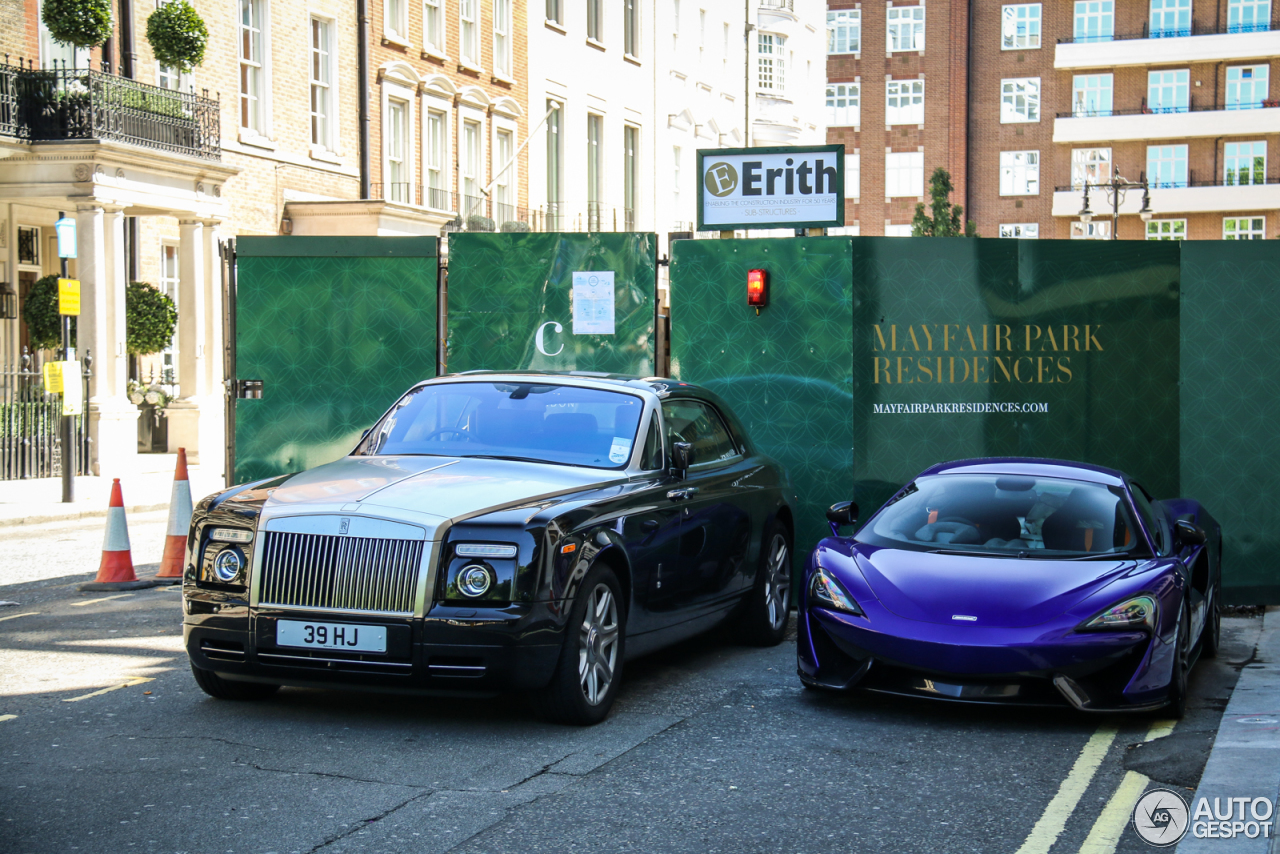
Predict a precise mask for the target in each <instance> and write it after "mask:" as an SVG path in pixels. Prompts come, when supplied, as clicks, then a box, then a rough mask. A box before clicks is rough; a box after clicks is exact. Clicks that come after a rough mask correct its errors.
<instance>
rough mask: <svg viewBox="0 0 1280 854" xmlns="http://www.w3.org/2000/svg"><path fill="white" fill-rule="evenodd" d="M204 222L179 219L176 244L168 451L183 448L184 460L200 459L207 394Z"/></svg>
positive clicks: (196, 461) (197, 461) (191, 461)
mask: <svg viewBox="0 0 1280 854" xmlns="http://www.w3.org/2000/svg"><path fill="white" fill-rule="evenodd" d="M204 231H205V227H204V223H203V222H200V221H199V220H187V219H184V220H179V222H178V232H179V245H178V399H177V400H176V401H174V402H173V403H171V404H169V407H168V410H167V411H168V418H169V451H170V452H171V453H172V452H176V451H177V450H178V448H186V449H187V461H188V462H190V463H192V464H196V463H199V461H200V410H201V404H202V403H204V397H205V394H206V393H207V389H206V380H207V377H206V376H205V368H204V360H205V352H204V347H205V336H204V325H205V309H204V303H205V273H206V270H205V262H204V250H205V237H204Z"/></svg>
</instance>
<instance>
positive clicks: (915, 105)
mask: <svg viewBox="0 0 1280 854" xmlns="http://www.w3.org/2000/svg"><path fill="white" fill-rule="evenodd" d="M884 123H885V125H886V126H893V125H922V124H924V81H923V80H921V79H920V78H918V77H914V78H911V79H908V80H886V81H885V82H884Z"/></svg>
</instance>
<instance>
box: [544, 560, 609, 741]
mask: <svg viewBox="0 0 1280 854" xmlns="http://www.w3.org/2000/svg"><path fill="white" fill-rule="evenodd" d="M621 593H622V587H621V585H620V584H618V578H617V576H616V575H614V572H613V570H612V569H610V568H609V567H607V566H597V567H594V568H592V570H591V571H590V572H588V573H587V577H586V578H584V579H583V582H582V584H581V585H580V586H579V587H578V595H577V597H576V598H575V599H574V601H573V609H572V610H571V611H570V612H569V624H568V626H567V627H566V629H565V638H564V645H563V647H562V648H561V650H560V660H559V662H558V663H557V665H556V672H555V675H554V676H552V677H551V684H550V685H548V686H547V687H546V688H543V689H542V690H541V691H538V692H537V693H535V694H534V697H533V700H534V709H535V711H537V713H538V714H539V716H541V717H543V718H545V719H546V720H550V721H555V722H556V723H563V724H574V725H577V726H588V725H590V724H595V723H599V722H600V721H602V720H604V719H605V717H606V716H607V715H608V714H609V708H610V707H611V706H612V705H613V700H614V698H615V697H616V696H617V694H618V683H619V681H620V678H621V676H622V651H623V644H624V642H625V638H624V635H623V628H624V623H625V619H626V611H625V606H624V605H623V604H622V600H621Z"/></svg>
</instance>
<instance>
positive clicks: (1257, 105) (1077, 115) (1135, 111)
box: [1057, 98, 1280, 119]
mask: <svg viewBox="0 0 1280 854" xmlns="http://www.w3.org/2000/svg"><path fill="white" fill-rule="evenodd" d="M1146 100H1147V99H1146V98H1143V99H1142V101H1143V103H1142V106H1140V107H1132V108H1128V109H1124V110H1071V111H1069V112H1065V113H1058V114H1057V117H1058V118H1060V119H1082V118H1097V117H1099V116H1154V115H1162V114H1166V113H1205V112H1214V111H1217V110H1271V109H1275V108H1277V107H1280V100H1272V99H1267V100H1263V101H1246V102H1244V103H1239V102H1237V103H1234V104H1217V103H1214V104H1197V103H1196V102H1195V100H1194V99H1192V100H1191V101H1190V103H1188V104H1187V105H1186V106H1177V107H1149V106H1147V104H1146Z"/></svg>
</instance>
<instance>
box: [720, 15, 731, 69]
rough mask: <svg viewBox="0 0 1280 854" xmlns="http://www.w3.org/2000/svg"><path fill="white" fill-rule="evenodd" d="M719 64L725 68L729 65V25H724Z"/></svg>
mask: <svg viewBox="0 0 1280 854" xmlns="http://www.w3.org/2000/svg"><path fill="white" fill-rule="evenodd" d="M720 59H721V62H720V65H721V66H722V67H723V68H725V69H727V68H728V67H729V25H728V24H725V25H724V41H723V43H722V44H721V46H720Z"/></svg>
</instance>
